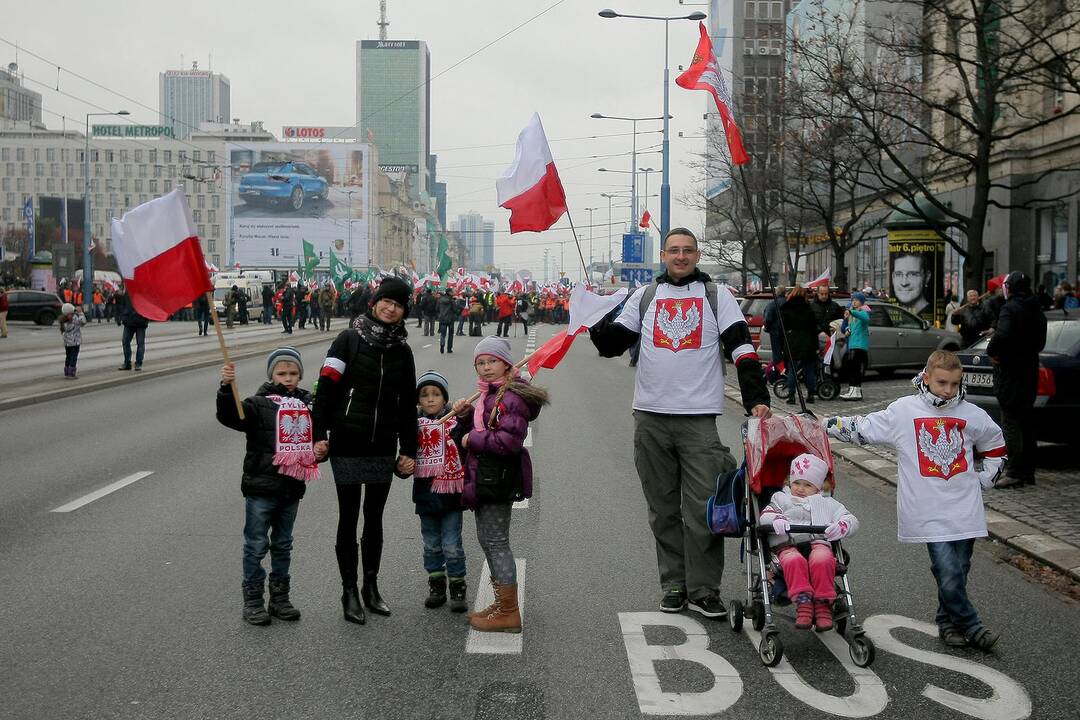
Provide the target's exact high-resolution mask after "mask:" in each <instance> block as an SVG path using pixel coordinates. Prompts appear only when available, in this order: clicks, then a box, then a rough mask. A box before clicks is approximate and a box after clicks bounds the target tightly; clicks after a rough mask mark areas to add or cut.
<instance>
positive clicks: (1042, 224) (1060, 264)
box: [1035, 205, 1069, 293]
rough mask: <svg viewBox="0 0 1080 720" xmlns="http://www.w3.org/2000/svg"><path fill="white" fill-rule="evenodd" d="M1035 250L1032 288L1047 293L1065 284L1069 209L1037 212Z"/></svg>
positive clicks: (1056, 208) (1051, 208) (1060, 208)
mask: <svg viewBox="0 0 1080 720" xmlns="http://www.w3.org/2000/svg"><path fill="white" fill-rule="evenodd" d="M1037 222H1038V246H1037V249H1036V251H1035V284H1036V285H1042V286H1044V287H1045V288H1046V290H1047V292H1051V293H1052V292H1053V291H1054V288H1055V287H1057V286H1058V285H1060V284H1061V283H1063V282H1065V280H1067V279H1068V278H1067V275H1066V271H1067V266H1068V258H1069V208H1068V206H1066V205H1055V206H1053V207H1047V208H1039V210H1038V213H1037Z"/></svg>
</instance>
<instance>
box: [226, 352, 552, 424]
mask: <svg viewBox="0 0 1080 720" xmlns="http://www.w3.org/2000/svg"><path fill="white" fill-rule="evenodd" d="M538 352H539V350H533V351H532V352H531V353H529V354H528V355H526V356H525V357H523V358H522V359H521V360H519V361H518V362H516V363H514V369H515V370H520V369H521V368H523V367H525V366H526V365H528V364H529V360H531V359H532V356H533V355H535V354H536V353H538ZM479 399H480V391H479V390H477V391H476V392H474V393H473V394H472V395H470V396H469V397H467V398H465V402H467V403H469V404H470V405H471V404H472V403H474V402H476V401H477V400H479ZM241 417H242V416H241ZM452 417H454V414H453V413H452V412H451V413H447V414H446V415H443V416H442V417H441V418H439V419H438V420H437V421H436V422H437V423H439V424H442V423H444V422H446V421H447V420H449V419H450V418H452Z"/></svg>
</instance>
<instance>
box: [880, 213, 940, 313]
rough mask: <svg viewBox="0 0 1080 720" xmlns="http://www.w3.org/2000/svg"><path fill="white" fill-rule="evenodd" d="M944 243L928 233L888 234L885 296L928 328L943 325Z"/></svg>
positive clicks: (912, 231) (899, 232)
mask: <svg viewBox="0 0 1080 720" xmlns="http://www.w3.org/2000/svg"><path fill="white" fill-rule="evenodd" d="M944 277H945V241H944V240H942V239H941V238H940V237H939V236H938V235H937V233H935V232H934V231H932V230H890V231H889V280H890V283H889V291H890V292H889V294H890V296H891V297H892V298H894V299H895V301H896V303H897V304H898V305H900V306H901V307H903V308H904V309H906V310H910V311H911V312H913V313H915V314H916V315H918V316H919V317H921V318H922V319H923V320H926V321H927V322H929V323H930V324H931V325H934V324H937V325H938V327H943V326H944V324H945V289H944Z"/></svg>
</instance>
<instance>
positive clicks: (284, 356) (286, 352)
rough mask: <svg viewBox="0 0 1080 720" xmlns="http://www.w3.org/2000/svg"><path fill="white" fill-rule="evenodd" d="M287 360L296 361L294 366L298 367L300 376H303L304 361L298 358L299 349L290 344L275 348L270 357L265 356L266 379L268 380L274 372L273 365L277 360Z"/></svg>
mask: <svg viewBox="0 0 1080 720" xmlns="http://www.w3.org/2000/svg"><path fill="white" fill-rule="evenodd" d="M282 361H288V362H293V363H296V366H297V367H298V368H300V377H301V378H303V377H304V361H303V360H301V359H300V351H299V350H297V349H296V348H294V347H293V346H291V345H284V346H282V347H279V348H277V349H276V350H274V351H273V352H272V353H270V357H268V358H266V379H267V380H270V379H271V376H273V374H274V366H275V365H277V364H278V363H279V362H282Z"/></svg>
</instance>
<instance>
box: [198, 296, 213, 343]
mask: <svg viewBox="0 0 1080 720" xmlns="http://www.w3.org/2000/svg"><path fill="white" fill-rule="evenodd" d="M195 322H196V323H197V324H198V326H199V335H206V334H207V333H208V332H209V330H210V299H209V298H207V297H206V293H199V297H197V298H195Z"/></svg>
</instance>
